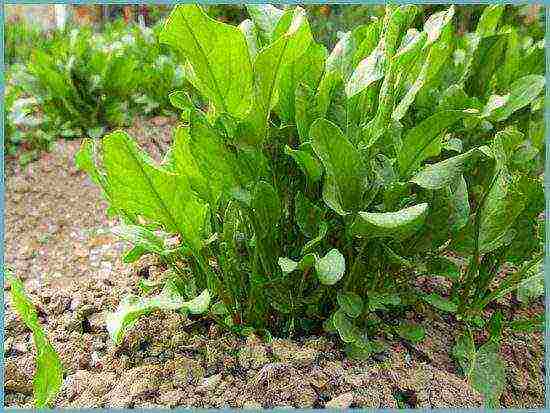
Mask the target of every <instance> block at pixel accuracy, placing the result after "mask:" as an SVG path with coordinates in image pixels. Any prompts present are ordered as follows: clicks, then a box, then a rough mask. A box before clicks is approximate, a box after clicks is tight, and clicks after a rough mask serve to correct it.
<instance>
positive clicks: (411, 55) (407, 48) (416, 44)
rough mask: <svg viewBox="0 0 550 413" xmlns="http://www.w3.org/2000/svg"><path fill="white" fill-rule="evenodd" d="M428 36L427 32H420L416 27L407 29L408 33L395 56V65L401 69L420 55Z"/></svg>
mask: <svg viewBox="0 0 550 413" xmlns="http://www.w3.org/2000/svg"><path fill="white" fill-rule="evenodd" d="M427 38H428V36H427V34H426V32H419V31H418V30H416V29H409V30H407V33H406V34H405V36H403V40H402V42H401V46H399V49H397V52H396V53H395V56H394V57H393V58H394V65H395V66H396V67H398V68H400V69H405V68H407V67H408V66H409V64H411V63H412V62H413V61H414V60H415V59H416V58H418V57H419V55H420V51H421V50H422V48H423V47H424V45H425V44H426V40H427Z"/></svg>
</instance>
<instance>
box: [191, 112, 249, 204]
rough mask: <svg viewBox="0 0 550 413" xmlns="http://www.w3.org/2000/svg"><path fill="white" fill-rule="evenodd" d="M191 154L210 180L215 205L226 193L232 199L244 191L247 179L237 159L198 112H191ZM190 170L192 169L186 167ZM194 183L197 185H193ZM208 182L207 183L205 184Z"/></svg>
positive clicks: (211, 200) (203, 173)
mask: <svg viewBox="0 0 550 413" xmlns="http://www.w3.org/2000/svg"><path fill="white" fill-rule="evenodd" d="M189 134H190V140H189V150H190V152H191V154H192V155H193V158H194V161H195V163H196V165H197V167H198V169H199V171H200V174H201V175H202V176H203V177H208V179H207V181H206V185H208V186H209V188H210V194H211V196H212V198H211V199H208V201H210V202H211V203H212V204H213V205H214V204H215V203H216V202H217V200H218V198H219V196H220V195H221V194H222V193H225V194H226V195H229V194H231V193H234V192H235V191H236V190H237V189H238V188H241V187H244V186H245V184H246V182H247V177H246V176H245V175H244V174H243V173H242V169H241V168H239V167H238V163H237V157H236V156H235V154H234V153H233V152H232V151H230V150H229V149H228V148H227V146H226V144H225V142H224V139H223V137H222V136H221V135H220V134H219V133H218V132H217V131H216V130H215V129H214V128H213V127H212V126H210V124H209V123H208V121H207V120H206V118H205V117H204V116H203V115H202V114H201V113H200V112H198V111H193V112H191V125H190V129H189ZM186 167H187V168H190V167H191V165H189V166H186ZM191 182H193V181H191ZM203 182H204V181H203Z"/></svg>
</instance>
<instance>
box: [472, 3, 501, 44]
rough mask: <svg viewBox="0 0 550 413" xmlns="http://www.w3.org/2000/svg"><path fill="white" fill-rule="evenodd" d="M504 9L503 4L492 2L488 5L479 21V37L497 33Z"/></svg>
mask: <svg viewBox="0 0 550 413" xmlns="http://www.w3.org/2000/svg"><path fill="white" fill-rule="evenodd" d="M503 11H504V5H503V4H491V5H489V6H486V7H485V8H484V9H483V13H482V14H481V17H480V18H479V22H478V23H477V27H476V34H477V35H478V36H479V37H487V36H492V35H493V34H495V32H496V28H497V26H498V23H499V21H500V16H502V12H503Z"/></svg>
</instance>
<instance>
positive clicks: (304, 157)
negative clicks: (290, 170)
mask: <svg viewBox="0 0 550 413" xmlns="http://www.w3.org/2000/svg"><path fill="white" fill-rule="evenodd" d="M284 151H285V153H286V154H287V155H289V156H291V157H292V159H294V160H295V161H296V163H297V164H298V166H299V167H300V169H301V170H302V172H303V173H304V175H305V176H307V177H308V179H310V180H311V182H312V183H314V182H317V181H319V180H320V179H321V176H322V175H323V168H322V166H321V163H320V162H319V159H317V156H316V155H315V153H314V152H313V149H312V147H311V144H310V143H309V142H306V143H303V144H302V145H300V148H299V149H292V148H291V147H290V146H288V145H285V149H284Z"/></svg>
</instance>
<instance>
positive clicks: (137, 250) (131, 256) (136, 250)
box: [122, 246, 147, 264]
mask: <svg viewBox="0 0 550 413" xmlns="http://www.w3.org/2000/svg"><path fill="white" fill-rule="evenodd" d="M146 253H147V250H145V249H143V248H142V247H139V246H135V247H133V248H132V249H130V250H129V251H127V252H126V254H124V256H123V257H122V262H123V263H125V264H131V263H133V262H136V261H137V260H139V259H140V258H141V257H143V256H144V255H145V254H146Z"/></svg>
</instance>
